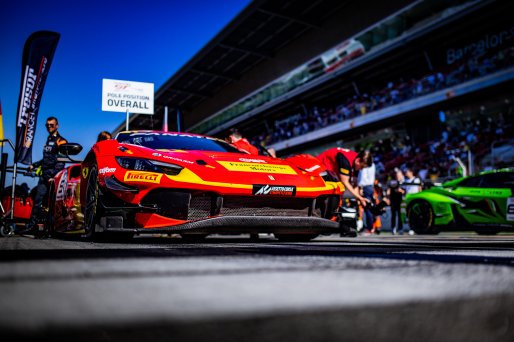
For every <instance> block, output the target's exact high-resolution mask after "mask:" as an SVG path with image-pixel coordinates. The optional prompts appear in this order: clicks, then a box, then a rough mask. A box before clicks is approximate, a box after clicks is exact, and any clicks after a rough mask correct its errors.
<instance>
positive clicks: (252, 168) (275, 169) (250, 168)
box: [218, 161, 296, 175]
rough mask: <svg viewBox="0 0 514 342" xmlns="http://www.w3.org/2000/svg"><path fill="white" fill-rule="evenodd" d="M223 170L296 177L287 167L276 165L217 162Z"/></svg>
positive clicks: (290, 168)
mask: <svg viewBox="0 0 514 342" xmlns="http://www.w3.org/2000/svg"><path fill="white" fill-rule="evenodd" d="M218 163H220V164H221V165H223V167H224V168H226V169H227V170H229V171H241V172H260V173H279V174H284V175H296V172H295V170H293V168H292V167H290V166H289V165H278V164H261V163H259V164H257V163H242V162H230V161H218Z"/></svg>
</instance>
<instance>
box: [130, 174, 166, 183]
mask: <svg viewBox="0 0 514 342" xmlns="http://www.w3.org/2000/svg"><path fill="white" fill-rule="evenodd" d="M161 178H162V173H153V172H143V171H128V172H127V173H125V176H124V177H123V180H124V181H125V182H143V183H155V184H159V183H160V182H161Z"/></svg>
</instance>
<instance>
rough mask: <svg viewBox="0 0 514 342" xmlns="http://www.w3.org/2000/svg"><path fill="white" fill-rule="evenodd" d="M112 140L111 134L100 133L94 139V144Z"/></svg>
mask: <svg viewBox="0 0 514 342" xmlns="http://www.w3.org/2000/svg"><path fill="white" fill-rule="evenodd" d="M109 139H112V135H111V133H109V132H107V131H101V132H100V133H99V134H98V137H97V138H96V142H99V141H104V140H109Z"/></svg>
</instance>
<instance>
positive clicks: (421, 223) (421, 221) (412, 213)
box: [407, 201, 439, 234]
mask: <svg viewBox="0 0 514 342" xmlns="http://www.w3.org/2000/svg"><path fill="white" fill-rule="evenodd" d="M407 218H408V219H409V226H410V227H411V229H412V230H414V232H416V234H438V233H439V230H438V229H437V228H436V227H435V226H434V210H433V209H432V206H431V205H430V203H428V202H426V201H415V202H413V203H412V204H411V205H410V206H409V208H408V209H407Z"/></svg>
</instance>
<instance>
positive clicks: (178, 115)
mask: <svg viewBox="0 0 514 342" xmlns="http://www.w3.org/2000/svg"><path fill="white" fill-rule="evenodd" d="M513 12H514V3H513V2H510V1H488V0H483V1H476V0H432V1H392V2H387V3H386V2H383V1H366V0H363V1H359V2H353V1H335V0H320V1H300V0H291V1H280V2H276V1H271V0H269V1H264V0H263V1H255V2H252V3H251V4H250V5H249V6H248V7H247V8H245V9H244V10H243V11H242V12H241V13H240V14H239V15H238V16H237V17H236V18H234V19H233V20H232V22H230V23H229V24H228V25H227V26H226V27H225V28H224V29H223V30H222V31H221V32H220V33H218V34H217V35H216V36H215V37H214V38H213V39H212V40H211V41H210V42H209V43H208V44H207V45H206V46H205V47H204V48H203V49H202V50H200V51H199V52H198V53H197V54H196V55H195V56H194V57H193V58H192V59H191V61H189V62H188V63H187V64H186V65H184V66H183V67H182V68H181V69H180V70H179V71H178V72H177V73H175V74H174V75H173V76H172V77H171V78H170V79H169V80H168V81H167V82H166V83H165V84H164V85H163V86H162V87H161V88H160V89H159V90H158V91H157V92H156V105H155V108H156V114H155V115H154V116H147V115H137V114H136V115H133V116H132V119H131V122H130V127H131V128H145V129H151V128H155V129H158V128H160V127H162V120H163V112H164V108H165V107H168V108H169V110H170V113H172V115H171V116H170V118H171V120H170V127H171V129H180V130H183V131H189V132H197V133H203V134H209V135H214V136H222V135H224V134H225V133H226V132H227V131H228V130H229V129H230V128H232V127H237V128H238V129H239V130H240V131H242V132H243V133H244V134H245V136H247V137H248V138H250V139H253V140H254V142H255V143H263V144H266V145H267V146H269V147H273V148H274V149H275V150H276V151H277V154H278V155H279V156H284V155H288V154H293V153H301V152H308V153H313V154H317V153H318V152H320V151H321V150H323V149H325V148H328V147H331V146H335V145H339V146H345V147H353V148H364V147H368V148H369V147H372V148H373V149H374V151H375V154H376V155H377V156H380V158H382V159H383V160H379V162H381V163H382V164H383V169H384V172H387V171H389V169H390V168H393V167H397V166H402V165H405V164H406V163H408V162H409V160H410V162H411V163H414V161H413V160H415V159H416V158H415V157H419V156H422V155H424V156H425V157H424V159H419V164H415V165H414V166H415V167H417V168H418V169H422V168H428V169H431V168H435V167H437V168H439V169H441V170H444V172H446V173H451V172H452V171H451V170H452V165H451V162H449V160H450V159H448V158H447V156H446V155H447V154H448V153H450V151H452V152H451V153H457V154H459V153H462V152H465V151H467V150H470V149H472V151H473V157H474V159H475V163H474V165H473V166H477V167H480V168H486V167H497V166H501V165H510V163H511V162H512V161H510V160H508V159H507V160H502V159H501V156H498V155H496V156H491V153H492V152H493V150H494V148H493V147H494V146H495V145H494V144H496V146H500V145H502V144H503V145H505V144H507V146H508V144H510V143H511V142H510V139H512V137H513V134H512V122H514V120H513V119H514V90H512V89H513V87H512V86H513V83H514V24H512V21H511V20H510V13H513ZM175 119H176V120H175ZM123 127H124V124H120V127H118V129H117V131H119V130H121V129H123ZM462 143H464V144H462ZM441 146H442V147H441ZM453 151H457V152H453ZM425 154H426V155H425ZM463 157H464V156H463ZM498 158H500V159H498ZM427 160H428V161H430V162H429V163H428V164H427V163H426V161H427ZM386 161H387V162H386ZM486 161H487V162H486ZM425 164H427V165H425ZM411 166H412V165H411ZM473 166H471V167H470V169H473Z"/></svg>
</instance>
